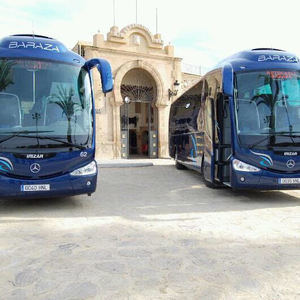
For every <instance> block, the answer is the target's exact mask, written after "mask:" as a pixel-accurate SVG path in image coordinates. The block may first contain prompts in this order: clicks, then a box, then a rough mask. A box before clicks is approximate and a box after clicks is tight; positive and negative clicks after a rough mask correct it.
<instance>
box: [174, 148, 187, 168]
mask: <svg viewBox="0 0 300 300" xmlns="http://www.w3.org/2000/svg"><path fill="white" fill-rule="evenodd" d="M177 156H178V154H177V149H176V152H175V167H176V169H177V170H185V169H186V167H185V166H184V165H183V164H181V163H179V162H178V160H177Z"/></svg>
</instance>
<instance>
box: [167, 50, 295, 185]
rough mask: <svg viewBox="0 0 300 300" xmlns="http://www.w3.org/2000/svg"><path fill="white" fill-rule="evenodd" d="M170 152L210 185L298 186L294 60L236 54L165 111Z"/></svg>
mask: <svg viewBox="0 0 300 300" xmlns="http://www.w3.org/2000/svg"><path fill="white" fill-rule="evenodd" d="M169 125H170V155H171V156H172V157H173V158H175V160H176V166H177V168H178V169H183V168H186V167H188V168H192V169H195V170H197V171H199V172H201V173H203V178H204V181H205V183H206V184H207V185H209V186H211V187H216V186H222V185H225V186H230V187H232V188H233V189H253V188H254V189H298V188H300V63H299V59H298V58H297V57H296V56H295V55H293V54H291V53H288V52H285V51H282V50H278V49H269V48H258V49H252V50H250V51H243V52H239V53H237V54H235V55H233V56H231V57H229V58H227V59H225V60H224V61H222V62H221V63H220V64H219V65H218V66H217V67H216V68H215V69H213V70H212V71H210V72H209V73H208V74H206V75H205V76H203V78H202V79H201V81H200V82H199V83H198V84H197V85H196V86H194V87H193V88H192V89H190V90H189V91H188V92H186V93H185V94H184V95H182V96H181V97H180V98H179V99H178V100H177V101H175V102H174V103H173V104H172V106H171V111H170V120H169Z"/></svg>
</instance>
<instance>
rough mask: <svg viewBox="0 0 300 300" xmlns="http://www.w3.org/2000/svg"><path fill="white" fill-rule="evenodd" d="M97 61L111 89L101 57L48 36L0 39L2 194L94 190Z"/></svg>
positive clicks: (104, 86) (106, 89)
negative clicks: (94, 79) (93, 74)
mask: <svg viewBox="0 0 300 300" xmlns="http://www.w3.org/2000/svg"><path fill="white" fill-rule="evenodd" d="M93 67H97V69H98V70H99V72H100V75H101V82H102V90H103V92H104V93H107V92H109V91H111V90H112V74H111V68H110V65H109V63H108V62H107V61H105V60H103V59H92V60H89V61H85V60H84V59H83V58H82V57H81V56H79V55H77V54H75V53H74V52H71V51H69V50H68V49H66V47H65V46H64V45H63V44H61V43H60V42H59V41H57V40H54V39H52V38H49V37H45V36H39V35H32V34H31V35H26V34H20V35H12V36H8V37H5V38H3V39H2V40H0V197H31V198H36V197H50V196H51V197H52V196H65V195H78V194H88V195H91V193H93V192H94V191H95V190H96V185H97V165H96V162H95V109H94V98H93V90H92V78H91V69H92V68H93Z"/></svg>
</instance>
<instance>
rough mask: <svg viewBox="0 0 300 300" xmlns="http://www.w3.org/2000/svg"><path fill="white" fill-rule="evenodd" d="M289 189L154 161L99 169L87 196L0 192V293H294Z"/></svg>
mask: <svg viewBox="0 0 300 300" xmlns="http://www.w3.org/2000/svg"><path fill="white" fill-rule="evenodd" d="M299 196H300V192H295V191H294V192H284V193H283V192H252V193H234V192H232V191H230V190H227V189H219V190H210V189H208V188H206V187H205V186H204V185H203V183H202V181H201V178H199V176H198V175H197V174H196V173H194V172H192V171H178V170H176V169H175V168H174V167H173V166H153V167H144V168H120V169H118V168H114V169H107V168H105V169H102V170H101V174H100V180H99V189H98V192H97V194H95V195H94V196H92V197H85V196H83V197H82V196H81V197H74V198H65V199H57V200H18V201H17V200H0V275H1V276H0V299H5V300H6V299H73V300H74V299H274V300H275V299H276V300H277V299H299V298H300V289H299V287H300V252H299V249H300V242H299V240H300V239H299V238H300V197H299Z"/></svg>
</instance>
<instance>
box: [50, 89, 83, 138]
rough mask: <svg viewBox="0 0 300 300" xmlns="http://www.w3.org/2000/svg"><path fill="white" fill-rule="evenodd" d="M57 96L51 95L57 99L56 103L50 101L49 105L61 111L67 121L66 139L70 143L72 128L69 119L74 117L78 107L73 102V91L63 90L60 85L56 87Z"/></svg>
mask: <svg viewBox="0 0 300 300" xmlns="http://www.w3.org/2000/svg"><path fill="white" fill-rule="evenodd" d="M57 89H58V94H53V95H52V97H54V98H57V99H58V100H57V101H51V103H55V104H57V105H58V106H59V107H60V108H61V109H62V113H63V114H65V116H66V117H67V120H68V132H67V139H68V142H69V143H72V128H71V119H72V117H73V116H74V115H75V112H76V111H77V110H78V109H79V105H78V104H77V103H75V102H73V99H72V98H73V96H74V89H73V88H72V87H71V88H70V89H69V90H68V89H67V88H64V87H63V86H62V85H59V86H58V87H57Z"/></svg>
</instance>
